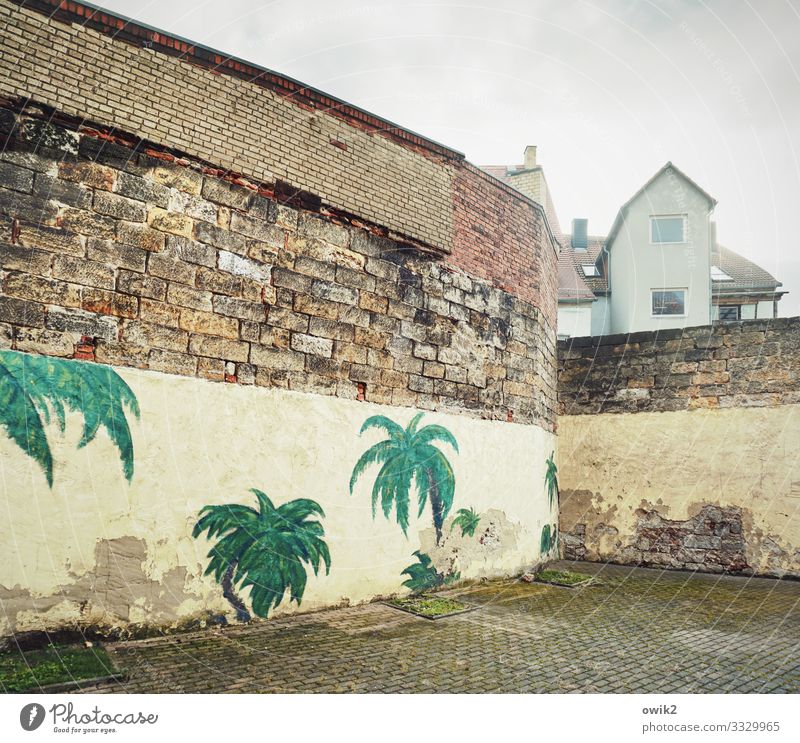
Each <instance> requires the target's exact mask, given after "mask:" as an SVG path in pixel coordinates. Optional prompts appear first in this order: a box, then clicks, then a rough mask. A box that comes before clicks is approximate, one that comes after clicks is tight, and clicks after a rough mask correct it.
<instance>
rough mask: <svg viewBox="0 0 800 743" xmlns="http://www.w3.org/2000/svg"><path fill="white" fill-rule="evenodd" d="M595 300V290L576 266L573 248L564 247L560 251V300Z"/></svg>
mask: <svg viewBox="0 0 800 743" xmlns="http://www.w3.org/2000/svg"><path fill="white" fill-rule="evenodd" d="M593 300H594V292H593V291H592V288H591V287H590V286H589V285H588V283H587V281H586V279H585V278H584V276H583V272H582V271H580V270H579V269H578V268H576V266H575V261H574V258H573V250H572V248H570V247H562V248H561V250H560V251H559V253H558V301H559V302H569V301H573V302H586V301H593Z"/></svg>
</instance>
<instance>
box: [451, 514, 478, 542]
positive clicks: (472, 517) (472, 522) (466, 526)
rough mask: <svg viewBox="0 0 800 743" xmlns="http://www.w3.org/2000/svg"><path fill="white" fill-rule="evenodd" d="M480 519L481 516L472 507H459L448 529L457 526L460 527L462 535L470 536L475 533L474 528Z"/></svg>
mask: <svg viewBox="0 0 800 743" xmlns="http://www.w3.org/2000/svg"><path fill="white" fill-rule="evenodd" d="M480 521H481V517H480V516H479V515H478V513H477V512H476V511H475V509H474V508H459V509H458V511H457V512H456V517H455V518H454V519H453V523H452V524H451V525H450V531H453V529H455V528H456V527H457V526H458V527H460V528H461V536H462V537H472V536H474V535H475V529H477V528H478V524H479V523H480Z"/></svg>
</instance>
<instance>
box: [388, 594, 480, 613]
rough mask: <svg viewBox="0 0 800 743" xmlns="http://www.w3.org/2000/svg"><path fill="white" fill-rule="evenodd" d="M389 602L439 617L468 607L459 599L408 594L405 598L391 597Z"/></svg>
mask: <svg viewBox="0 0 800 743" xmlns="http://www.w3.org/2000/svg"><path fill="white" fill-rule="evenodd" d="M389 603H390V604H391V605H392V606H396V607H398V608H399V609H405V610H406V611H410V612H412V613H414V614H419V615H420V616H423V617H441V616H444V615H445V614H454V613H455V612H459V611H464V610H466V609H468V608H469V607H468V606H467V605H466V604H462V603H461V602H460V601H454V600H453V599H447V598H431V597H429V596H408V597H407V598H401V599H393V600H392V601H390V602H389Z"/></svg>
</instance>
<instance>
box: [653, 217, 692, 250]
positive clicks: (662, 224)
mask: <svg viewBox="0 0 800 743" xmlns="http://www.w3.org/2000/svg"><path fill="white" fill-rule="evenodd" d="M686 227H687V219H686V215H685V214H666V215H663V216H656V217H650V242H651V243H652V244H653V245H668V244H675V243H685V242H686V231H687V230H686Z"/></svg>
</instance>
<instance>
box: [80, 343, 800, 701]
mask: <svg viewBox="0 0 800 743" xmlns="http://www.w3.org/2000/svg"><path fill="white" fill-rule="evenodd" d="M181 360H182V359H181V355H180V354H175V355H172V356H171V357H170V358H169V359H168V360H167V359H164V362H165V363H167V361H168V362H169V363H172V364H179V363H180V361H181ZM557 567H565V568H567V569H572V570H579V571H581V572H590V573H593V574H595V575H596V577H595V580H594V582H593V583H592V584H590V585H588V586H585V587H583V588H579V589H567V588H559V587H557V586H549V585H543V584H536V583H534V584H525V583H521V582H519V581H511V580H507V581H494V582H490V583H485V584H479V585H474V586H469V587H464V588H455V589H453V590H451V591H447V592H446V593H447V595H456V596H458V597H459V598H460V600H462V601H464V602H465V603H468V604H470V605H474V606H475V607H477V609H476V610H475V611H472V612H469V613H466V614H461V615H456V616H453V617H449V618H447V619H441V620H437V621H435V622H431V621H428V620H424V619H420V618H418V617H414V616H412V615H410V614H406V613H404V612H400V611H397V610H395V609H392V608H391V607H388V606H385V605H383V604H378V603H375V604H367V605H364V606H358V607H352V608H346V609H337V610H327V611H322V612H316V613H310V614H301V615H295V616H284V617H278V618H275V619H270V620H268V621H259V622H255V623H252V624H250V625H246V626H242V625H236V626H228V627H224V628H218V629H215V630H206V631H201V632H194V633H187V634H182V635H179V636H178V635H176V636H169V635H166V636H161V637H157V638H152V639H148V640H141V641H134V642H120V643H117V644H115V645H112V646H111V648H110V652H111V655H112V657H113V658H114V661H115V662H116V663H117V664H118V665H119V666H120V667H121V668H122V669H123V670H124V671H125V672H126V673H127V676H128V678H127V680H126V681H124V682H119V683H113V684H107V685H104V686H103V687H101V688H100V689H98V690H97V691H100V692H102V693H109V692H136V693H158V692H164V693H174V692H177V691H182V692H195V693H196V692H203V693H207V692H250V693H253V692H283V693H308V692H326V693H343V692H361V693H377V692H389V693H404V692H424V693H430V692H437V693H487V692H495V693H520V692H527V693H530V692H535V693H547V692H551V693H552V692H559V693H567V692H573V693H575V692H591V693H596V692H605V693H609V692H610V693H632V692H640V693H677V692H687V693H712V692H714V693H720V692H722V693H733V692H736V693H787V692H789V693H797V692H798V691H800V660H799V659H798V658H797V654H796V647H797V644H798V642H800V613H798V612H797V610H796V606H797V602H798V600H800V584H798V583H796V582H789V581H774V580H770V579H763V578H744V577H731V576H712V575H704V574H690V573H681V572H677V571H668V572H665V571H660V570H652V569H642V568H626V567H622V566H606V565H600V564H590V563H577V564H575V563H562V564H559V565H557ZM90 691H95V690H94V689H91V690H90Z"/></svg>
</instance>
